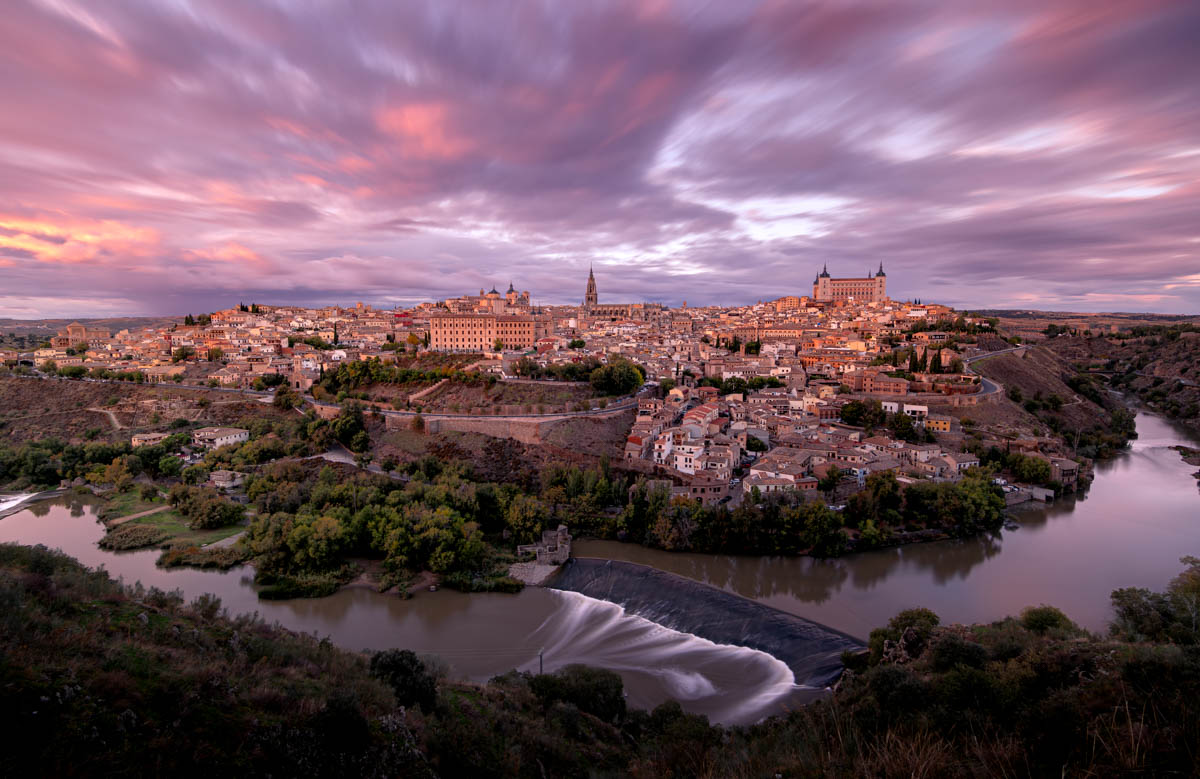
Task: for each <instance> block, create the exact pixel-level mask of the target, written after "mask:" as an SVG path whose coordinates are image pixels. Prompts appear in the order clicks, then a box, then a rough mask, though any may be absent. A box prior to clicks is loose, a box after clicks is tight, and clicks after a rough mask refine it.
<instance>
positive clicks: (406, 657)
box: [370, 649, 437, 712]
mask: <svg viewBox="0 0 1200 779" xmlns="http://www.w3.org/2000/svg"><path fill="white" fill-rule="evenodd" d="M370 670H371V675H372V676H374V677H375V678H377V679H379V680H381V681H383V682H385V683H386V684H387V685H388V686H390V687H391V688H392V693H393V694H394V695H395V696H396V703H398V704H400V705H401V706H418V707H420V709H421V710H422V711H426V712H429V711H433V707H434V705H435V704H436V703H437V680H436V679H435V678H434V676H433V674H431V673H430V672H429V669H428V668H427V667H426V666H425V663H423V662H422V661H421V658H419V657H417V655H416V653H415V652H412V651H410V650H408V649H388V650H385V651H383V652H378V653H376V654H375V655H373V656H372V657H371V663H370Z"/></svg>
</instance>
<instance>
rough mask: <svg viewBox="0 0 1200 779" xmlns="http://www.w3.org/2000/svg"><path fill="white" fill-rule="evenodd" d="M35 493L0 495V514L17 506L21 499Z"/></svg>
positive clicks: (23, 499) (24, 499) (25, 498)
mask: <svg viewBox="0 0 1200 779" xmlns="http://www.w3.org/2000/svg"><path fill="white" fill-rule="evenodd" d="M34 494H35V493H25V494H22V495H0V514H3V513H4V512H5V511H8V510H9V509H10V508H13V507H15V506H19V505H20V504H21V503H22V502H23V501H26V500H28V499H29V498H31V497H32V496H33V495H34Z"/></svg>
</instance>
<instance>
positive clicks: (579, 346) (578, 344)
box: [567, 338, 587, 349]
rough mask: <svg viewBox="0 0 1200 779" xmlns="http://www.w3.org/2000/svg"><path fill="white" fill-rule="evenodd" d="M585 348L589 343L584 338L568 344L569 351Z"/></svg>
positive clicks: (572, 340)
mask: <svg viewBox="0 0 1200 779" xmlns="http://www.w3.org/2000/svg"><path fill="white" fill-rule="evenodd" d="M585 346H587V342H586V341H584V340H583V339H582V338H572V339H571V342H570V343H568V344H567V348H568V349H582V348H583V347H585Z"/></svg>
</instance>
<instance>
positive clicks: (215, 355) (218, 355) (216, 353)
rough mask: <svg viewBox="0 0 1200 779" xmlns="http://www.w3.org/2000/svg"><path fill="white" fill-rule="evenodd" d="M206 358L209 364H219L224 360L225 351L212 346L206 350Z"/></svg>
mask: <svg viewBox="0 0 1200 779" xmlns="http://www.w3.org/2000/svg"><path fill="white" fill-rule="evenodd" d="M206 356H207V358H208V361H209V362H220V361H221V360H224V359H225V351H224V350H222V349H219V348H217V347H216V346H214V347H212V348H211V349H209V350H208V352H207V354H206Z"/></svg>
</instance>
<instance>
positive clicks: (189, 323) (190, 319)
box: [183, 314, 196, 327]
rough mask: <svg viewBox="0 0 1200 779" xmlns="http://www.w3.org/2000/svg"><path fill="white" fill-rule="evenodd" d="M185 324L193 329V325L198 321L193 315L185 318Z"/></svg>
mask: <svg viewBox="0 0 1200 779" xmlns="http://www.w3.org/2000/svg"><path fill="white" fill-rule="evenodd" d="M183 323H184V324H185V325H187V326H189V327H191V326H192V325H194V324H196V319H195V317H193V316H192V315H191V314H188V315H187V316H185V317H184V318H183Z"/></svg>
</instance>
